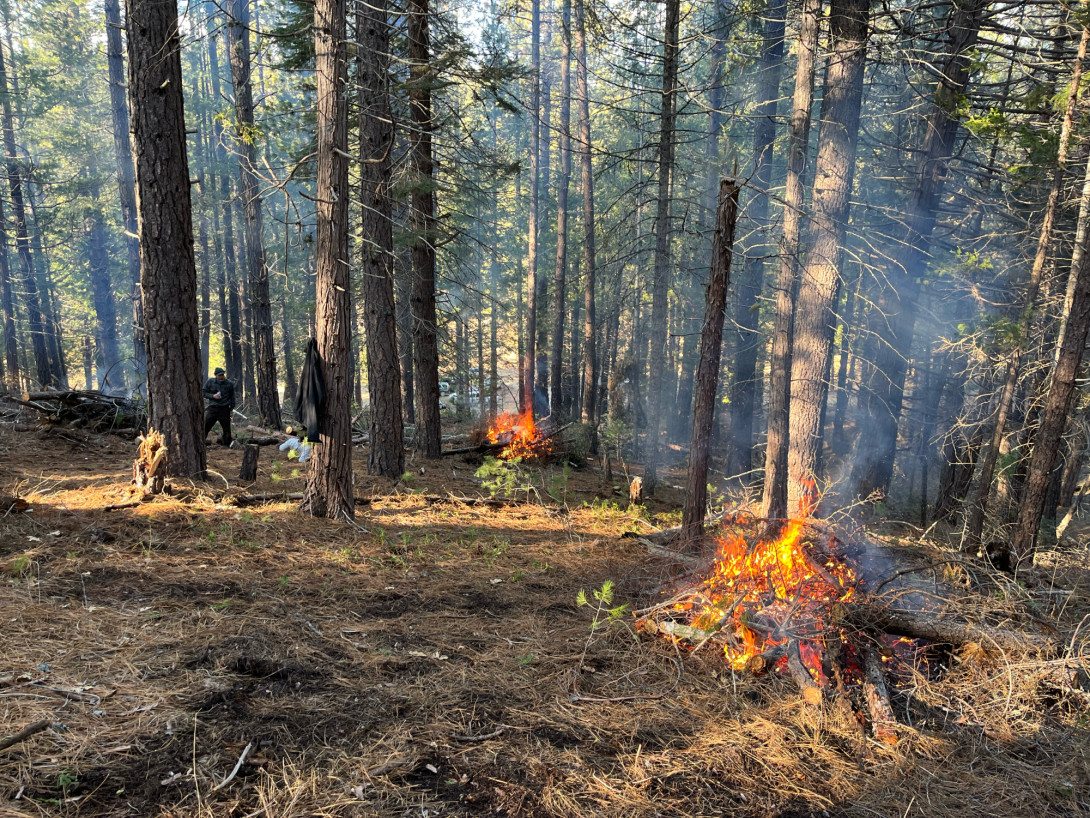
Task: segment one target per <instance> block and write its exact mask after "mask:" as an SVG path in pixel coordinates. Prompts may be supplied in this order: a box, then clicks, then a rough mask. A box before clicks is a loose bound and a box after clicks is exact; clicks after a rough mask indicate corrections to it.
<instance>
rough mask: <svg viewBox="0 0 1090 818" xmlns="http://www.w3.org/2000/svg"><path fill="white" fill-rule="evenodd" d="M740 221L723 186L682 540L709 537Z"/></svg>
mask: <svg viewBox="0 0 1090 818" xmlns="http://www.w3.org/2000/svg"><path fill="white" fill-rule="evenodd" d="M737 221H738V187H737V185H735V184H734V183H733V182H729V181H727V180H725V179H724V180H723V181H721V182H720V183H719V204H718V207H717V208H716V219H715V235H714V236H713V237H712V264H711V275H710V276H709V278H708V288H707V293H706V296H705V305H704V324H703V327H702V329H701V331H700V358H699V361H698V363H697V367H696V388H695V396H694V402H693V432H692V437H691V438H690V441H689V479H688V486H687V491H686V493H685V506H684V509H683V511H682V520H681V532H682V537H681V541H682V542H683V543H688V542H692V541H693V540H696V539H698V538H699V537H701V536H702V535H703V534H704V512H705V509H706V507H707V505H708V459H709V455H710V452H711V440H712V429H713V428H714V425H715V396H716V392H717V391H718V387H719V359H720V355H721V353H722V350H723V320H724V319H725V317H726V310H727V287H728V286H729V285H730V264H731V259H732V257H733V252H734V228H735V224H736V223H737Z"/></svg>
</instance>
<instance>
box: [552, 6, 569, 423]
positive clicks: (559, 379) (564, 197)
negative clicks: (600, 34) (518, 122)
mask: <svg viewBox="0 0 1090 818" xmlns="http://www.w3.org/2000/svg"><path fill="white" fill-rule="evenodd" d="M560 25H561V32H560V124H559V128H560V134H559V142H560V145H559V148H560V172H559V174H558V177H557V180H556V181H557V187H556V268H555V271H554V272H553V349H552V362H551V363H552V373H551V374H550V377H549V381H550V382H551V384H552V400H551V401H550V404H549V405H550V406H551V407H552V411H553V415H554V416H556V417H559V416H560V415H561V414H563V406H564V386H563V372H564V368H563V358H564V314H565V312H566V311H567V303H566V300H565V292H564V291H565V286H566V279H567V273H568V187H569V184H570V182H571V0H562V6H561V14H560Z"/></svg>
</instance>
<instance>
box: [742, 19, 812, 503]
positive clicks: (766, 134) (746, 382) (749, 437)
mask: <svg viewBox="0 0 1090 818" xmlns="http://www.w3.org/2000/svg"><path fill="white" fill-rule="evenodd" d="M786 17H787V0H771V2H769V4H768V8H767V11H766V15H765V31H764V42H763V44H762V46H761V60H760V64H759V67H758V69H757V71H758V81H757V104H756V106H755V108H754V111H753V113H754V116H755V118H756V119H755V122H754V126H753V185H754V187H755V188H756V190H751V191H750V195H749V201H748V202H747V203H746V219H747V222H748V223H749V224H750V225H752V228H751V232H750V236H751V237H752V238H751V239H750V241H749V242H748V246H747V247H746V252H745V262H744V264H743V265H742V276H741V281H739V282H738V297H737V299H736V301H735V304H736V309H737V312H736V319H735V321H736V323H737V325H738V334H737V336H736V338H735V345H734V367H733V368H734V377H733V378H732V379H731V389H730V394H731V397H730V404H729V406H730V413H731V420H730V429H731V442H730V448H729V452H730V460H729V462H728V463H727V474H729V475H749V474H750V473H751V472H752V471H753V445H754V433H753V416H754V414H755V412H756V411H757V409H758V408H759V407H760V404H761V396H760V392H759V389H758V387H759V384H760V383H761V382H763V380H764V379H763V378H759V377H758V375H757V357H758V353H759V352H760V350H761V348H762V347H763V343H762V339H761V333H760V317H761V310H760V298H761V291H762V290H763V289H764V266H765V264H764V257H765V255H767V254H768V253H769V248H768V246H767V244H766V243H765V240H764V234H765V233H766V232H767V231H768V230H769V220H768V194H767V193H766V191H767V190H768V188H769V186H770V184H771V181H772V160H773V147H774V144H775V141H776V113H777V112H776V109H777V100H778V99H779V96H780V74H781V71H782V67H783V41H784V28H785V24H786ZM804 18H805V15H804ZM800 53H801V52H800ZM804 62H805V60H804ZM804 67H805V66H804ZM743 481H744V482H749V478H748V477H743Z"/></svg>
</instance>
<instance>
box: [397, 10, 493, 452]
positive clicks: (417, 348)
mask: <svg viewBox="0 0 1090 818" xmlns="http://www.w3.org/2000/svg"><path fill="white" fill-rule="evenodd" d="M428 5H429V0H410V2H409V5H408V18H409V20H408V37H409V86H410V90H409V108H410V109H411V112H412V118H413V125H414V127H413V131H412V136H411V139H410V148H409V152H410V154H411V156H412V162H413V168H414V172H415V177H416V178H415V182H414V184H413V189H412V213H411V216H410V222H411V226H412V233H413V237H412V256H413V292H412V318H413V356H414V359H415V360H414V364H415V367H416V436H415V438H414V446H415V448H416V450H417V451H418V452H420V454H422V455H423V456H424V457H426V458H428V459H433V458H437V457H439V456H440V454H441V453H442V448H443V447H442V428H441V426H440V423H441V418H440V416H439V339H438V335H437V332H438V327H437V317H436V309H435V180H434V178H433V161H432V145H431V132H432V130H433V129H434V127H435V123H434V122H433V120H432V105H431V83H432V82H433V81H434V77H433V71H432V68H431V65H430V63H431V46H430V44H429V43H430V35H429V32H428V26H429V22H430V17H431V15H430V11H429V9H428ZM481 399H482V400H483V399H484V395H483V393H482V395H481Z"/></svg>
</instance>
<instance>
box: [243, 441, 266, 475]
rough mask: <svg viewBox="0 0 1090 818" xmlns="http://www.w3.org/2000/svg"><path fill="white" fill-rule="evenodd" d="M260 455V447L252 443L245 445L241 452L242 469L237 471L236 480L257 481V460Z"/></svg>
mask: <svg viewBox="0 0 1090 818" xmlns="http://www.w3.org/2000/svg"><path fill="white" fill-rule="evenodd" d="M260 454H261V447H260V446H255V445H254V444H252V443H248V444H246V448H245V449H244V450H243V452H242V468H241V469H239V472H238V479H239V480H246V481H247V482H250V483H252V482H254V481H255V480H256V479H257V458H258V455H260Z"/></svg>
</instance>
